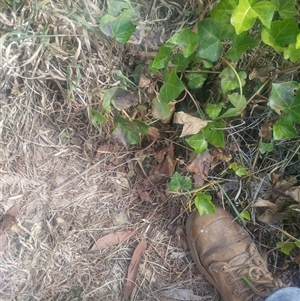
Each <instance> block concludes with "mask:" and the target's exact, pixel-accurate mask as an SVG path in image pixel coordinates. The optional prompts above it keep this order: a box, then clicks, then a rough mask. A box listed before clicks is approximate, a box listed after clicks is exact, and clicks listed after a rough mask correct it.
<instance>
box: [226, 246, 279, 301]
mask: <svg viewBox="0 0 300 301" xmlns="http://www.w3.org/2000/svg"><path fill="white" fill-rule="evenodd" d="M247 253H248V254H242V255H240V256H237V257H236V258H234V259H232V260H231V261H230V262H229V265H228V264H226V265H223V266H222V267H221V270H222V271H223V272H228V273H230V274H231V276H229V277H228V278H227V283H228V284H233V283H234V282H236V281H239V283H241V288H240V289H237V290H236V291H235V294H236V295H242V294H244V293H246V292H248V293H249V297H248V298H247V299H246V300H245V301H247V300H251V298H253V297H254V296H255V295H256V296H259V297H267V296H269V295H270V294H271V293H272V292H273V291H274V290H276V289H278V288H280V287H282V286H283V284H282V282H281V281H280V280H279V279H277V278H274V277H273V276H272V275H271V274H270V272H269V271H268V269H267V267H266V265H265V264H264V262H263V261H262V258H261V256H260V255H259V253H258V250H257V248H256V247H255V245H254V244H250V245H249V248H248V252H247ZM245 255H246V256H245ZM232 275H233V276H232Z"/></svg>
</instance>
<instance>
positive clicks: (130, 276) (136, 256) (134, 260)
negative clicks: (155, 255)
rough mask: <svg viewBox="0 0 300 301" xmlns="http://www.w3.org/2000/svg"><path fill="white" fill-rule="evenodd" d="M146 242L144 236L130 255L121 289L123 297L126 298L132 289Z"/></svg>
mask: <svg viewBox="0 0 300 301" xmlns="http://www.w3.org/2000/svg"><path fill="white" fill-rule="evenodd" d="M146 247H147V243H146V239H145V237H143V239H142V240H141V242H140V243H139V244H138V245H137V247H136V248H135V250H134V252H133V254H132V257H131V262H130V265H129V268H128V272H127V281H126V284H125V286H124V289H123V296H124V298H128V297H129V296H130V295H131V293H132V290H133V288H134V284H135V281H136V277H137V273H138V269H139V266H140V263H141V260H142V257H143V255H144V253H145V251H146Z"/></svg>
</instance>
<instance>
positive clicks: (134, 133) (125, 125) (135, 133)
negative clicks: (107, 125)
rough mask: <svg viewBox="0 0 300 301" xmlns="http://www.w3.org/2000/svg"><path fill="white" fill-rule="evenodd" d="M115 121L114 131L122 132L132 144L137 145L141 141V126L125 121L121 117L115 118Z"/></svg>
mask: <svg viewBox="0 0 300 301" xmlns="http://www.w3.org/2000/svg"><path fill="white" fill-rule="evenodd" d="M114 121H115V129H114V131H117V130H119V131H121V132H122V133H123V134H124V135H125V137H126V139H127V141H128V142H129V143H130V144H136V143H139V142H140V141H141V137H140V133H139V126H138V125H137V124H136V123H135V122H133V121H130V120H128V119H125V118H123V117H121V116H115V118H114Z"/></svg>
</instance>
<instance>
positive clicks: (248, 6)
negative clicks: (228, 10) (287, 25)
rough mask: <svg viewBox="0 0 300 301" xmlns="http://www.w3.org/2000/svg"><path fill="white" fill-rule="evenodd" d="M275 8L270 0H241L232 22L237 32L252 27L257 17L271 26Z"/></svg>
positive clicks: (267, 25) (268, 26)
mask: <svg viewBox="0 0 300 301" xmlns="http://www.w3.org/2000/svg"><path fill="white" fill-rule="evenodd" d="M275 8H276V7H275V5H274V4H273V3H271V2H269V1H260V2H257V0H240V2H239V5H238V6H237V7H236V8H235V9H234V11H233V12H232V16H231V24H232V25H233V26H234V28H235V32H236V34H240V33H242V32H244V31H247V30H248V29H250V28H251V27H252V26H253V25H254V23H255V21H256V19H257V18H259V19H260V21H261V22H262V24H263V25H264V26H265V27H267V28H270V26H271V22H272V19H273V15H274V12H275Z"/></svg>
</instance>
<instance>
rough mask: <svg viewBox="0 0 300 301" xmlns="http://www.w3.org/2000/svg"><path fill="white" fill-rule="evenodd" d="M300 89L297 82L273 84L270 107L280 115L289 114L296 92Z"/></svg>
mask: <svg viewBox="0 0 300 301" xmlns="http://www.w3.org/2000/svg"><path fill="white" fill-rule="evenodd" d="M299 88H300V84H299V83H297V82H295V81H290V82H284V83H278V84H277V83H276V84H272V90H271V94H270V96H269V101H268V105H269V106H270V108H271V109H273V110H274V111H275V112H276V113H277V114H278V115H281V113H282V112H283V113H288V112H289V111H290V109H291V107H292V103H293V100H294V97H295V91H297V90H298V89H299Z"/></svg>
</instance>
